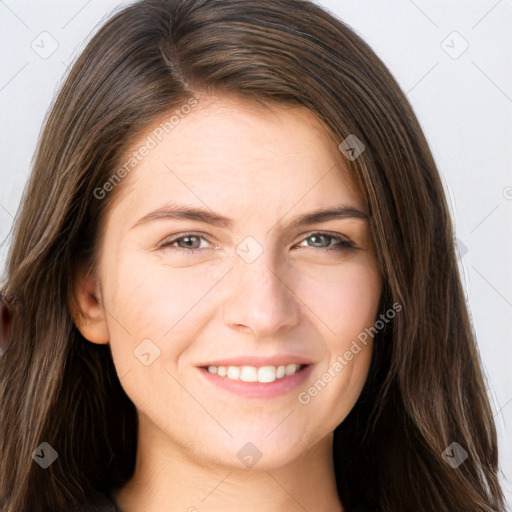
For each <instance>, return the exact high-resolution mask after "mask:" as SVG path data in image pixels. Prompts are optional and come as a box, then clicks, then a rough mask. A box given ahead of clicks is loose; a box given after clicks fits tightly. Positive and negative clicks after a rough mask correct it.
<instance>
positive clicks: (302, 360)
mask: <svg viewBox="0 0 512 512" xmlns="http://www.w3.org/2000/svg"><path fill="white" fill-rule="evenodd" d="M293 363H295V364H300V365H308V364H312V361H311V360H310V359H308V358H306V357H304V356H300V355H293V354H277V355H274V356H269V357H264V356H254V355H252V356H251V355H247V356H235V357H229V358H226V359H214V360H211V361H208V362H206V363H204V364H200V365H199V366H200V367H207V366H257V367H261V366H286V365H287V364H293Z"/></svg>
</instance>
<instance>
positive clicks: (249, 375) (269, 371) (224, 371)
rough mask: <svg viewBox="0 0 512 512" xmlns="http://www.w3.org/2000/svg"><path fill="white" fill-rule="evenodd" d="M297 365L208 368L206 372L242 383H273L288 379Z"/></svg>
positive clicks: (298, 366)
mask: <svg viewBox="0 0 512 512" xmlns="http://www.w3.org/2000/svg"><path fill="white" fill-rule="evenodd" d="M299 368H300V365H299V364H288V365H286V366H285V365H281V366H260V367H259V368H257V367H256V366H229V367H226V366H208V371H209V372H210V373H213V374H217V375H218V376H219V377H227V378H228V379H232V380H241V381H243V382H274V381H275V380H276V379H282V378H283V377H289V376H290V375H293V374H294V373H297V372H298V371H299Z"/></svg>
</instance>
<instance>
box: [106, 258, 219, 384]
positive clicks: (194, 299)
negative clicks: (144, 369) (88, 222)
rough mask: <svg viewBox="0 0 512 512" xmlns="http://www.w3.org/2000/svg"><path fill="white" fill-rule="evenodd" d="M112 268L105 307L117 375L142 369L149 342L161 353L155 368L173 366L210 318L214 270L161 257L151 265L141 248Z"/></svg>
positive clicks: (150, 347)
mask: <svg viewBox="0 0 512 512" xmlns="http://www.w3.org/2000/svg"><path fill="white" fill-rule="evenodd" d="M110 268H111V271H110V272H109V274H108V279H107V280H106V286H105V297H106V303H105V307H106V309H107V311H108V312H109V313H110V314H109V315H108V324H109V333H110V344H111V348H112V354H113V357H114V361H115V363H116V367H117V368H118V373H119V374H120V375H122V374H125V373H126V372H128V370H133V369H136V370H137V371H138V370H140V361H139V360H138V359H137V355H139V352H142V353H147V351H146V350H145V347H146V346H147V348H148V350H149V352H150V356H151V357H155V356H156V355H157V358H155V363H154V365H155V367H156V366H159V365H160V366H165V364H166V363H169V366H171V365H172V366H173V367H174V366H175V365H176V364H177V362H178V361H179V358H180V355H181V354H182V353H183V352H184V351H186V349H187V348H188V346H189V344H190V340H193V339H194V333H195V331H196V330H197V329H198V327H199V325H200V322H199V319H201V321H203V322H204V321H205V320H207V319H208V315H209V309H210V308H211V305H209V301H208V297H207V295H208V292H209V291H210V289H211V287H212V286H213V285H214V284H215V282H216V281H215V279H214V276H213V274H214V272H213V271H212V270H211V269H208V267H207V266H206V265H198V266H197V267H190V268H187V269H180V268H173V267H171V266H168V265H164V264H163V263H162V262H161V261H159V260H158V258H157V257H155V260H154V264H153V263H151V262H149V263H148V255H147V254H144V253H141V252H139V251H137V250H134V251H129V250H128V251H124V253H123V254H122V255H121V254H120V255H119V257H118V258H117V260H116V264H115V265H111V267H110ZM209 306H210V307H209ZM147 340H150V341H151V342H148V341H147ZM134 356H135V357H134ZM151 357H150V359H151ZM146 358H147V356H146ZM151 366H153V364H152V365H151Z"/></svg>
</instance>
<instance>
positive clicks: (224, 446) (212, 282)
mask: <svg viewBox="0 0 512 512" xmlns="http://www.w3.org/2000/svg"><path fill="white" fill-rule="evenodd" d="M198 98H199V103H198V105H197V106H196V107H195V108H193V109H192V111H191V112H190V113H189V114H187V115H186V116H184V118H183V119H182V120H181V121H180V122H179V124H178V125H177V126H176V127H175V128H174V129H173V130H172V131H171V132H170V133H169V134H168V135H166V136H165V137H164V138H163V139H162V141H159V143H158V144H157V145H156V147H154V148H153V149H151V150H150V151H149V152H148V154H147V155H146V156H145V157H144V158H143V159H142V160H141V161H140V162H139V163H138V164H137V166H136V168H134V170H133V171H132V172H131V173H130V174H129V175H128V176H126V177H125V178H124V180H123V182H122V183H121V184H119V185H118V186H120V187H123V188H122V190H120V192H121V193H120V195H119V196H118V197H117V198H116V202H115V203H114V205H113V208H112V209H111V210H110V211H109V213H108V215H107V218H106V219H105V225H104V233H103V235H104V236H103V237H102V239H101V244H100V249H99V251H100V252H99V266H98V268H97V269H96V271H95V273H94V274H90V275H83V276H81V278H80V279H79V280H78V282H77V285H76V297H77V299H78V301H79V304H80V307H81V310H82V312H83V315H84V319H83V321H80V322H79V325H78V327H79V329H80V331H81V332H82V334H83V335H84V337H85V338H86V339H87V340H89V341H90V342H92V343H103V344H105V343H108V344H110V347H111V350H112V355H113V359H114V363H115V366H116V370H117V373H118V376H119V378H120V381H121V384H122V386H123V388H124V390H125V391H126V393H127V395H128V396H129V397H130V399H131V400H132V401H133V403H134V404H135V406H136V408H137V412H138V418H139V433H138V447H137V461H136V470H135V474H134V476H133V478H132V479H131V480H130V482H129V483H128V484H127V485H126V486H125V487H124V488H122V489H121V490H120V491H119V492H118V494H117V501H118V503H119V505H120V507H121V508H122V510H123V511H124V512H139V511H141V510H144V511H145V512H169V511H170V510H172V511H179V510H182V511H189V512H193V511H198V512H210V511H222V512H230V511H239V510H241V509H243V510H244V511H245V512H261V511H262V510H264V511H265V512H284V511H286V512H294V511H297V512H299V511H302V512H303V511H304V510H314V511H315V512H339V511H341V510H343V509H342V504H341V503H340V500H339V498H338V495H337V491H336V482H335V477H334V466H333V460H332V441H333V431H334V429H335V428H336V426H337V425H339V424H340V423H341V422H342V421H343V420H344V418H345V417H346V416H347V415H348V413H349V412H350V410H351V409H352V408H353V406H354V404H355V402H356V401H357V399H358V397H359V395H360V392H361V390H362V388H363V385H364V382H365V380H366V378H367V375H368V369H369V364H370V359H371V352H372V343H371V340H370V341H369V342H368V344H367V345H366V346H363V348H362V350H361V351H360V352H358V353H357V355H355V356H354V358H353V359H352V360H351V361H350V362H349V364H347V365H346V366H345V367H344V368H343V370H342V371H339V372H337V373H336V375H335V377H333V378H332V379H331V381H330V382H329V383H328V384H327V385H326V386H325V387H324V388H323V389H322V390H321V391H319V392H318V394H316V396H314V397H312V398H311V400H310V401H309V403H307V404H303V403H300V401H299V400H298V394H299V393H300V392H301V391H304V390H307V389H308V388H310V387H311V386H312V385H313V384H314V383H315V382H316V381H318V379H319V378H321V376H322V374H323V373H324V372H326V371H327V370H328V369H329V368H332V367H333V365H334V363H335V361H336V359H337V357H338V356H340V355H342V354H344V353H345V352H346V351H347V350H349V348H350V346H351V343H352V342H353V341H354V340H355V339H356V338H357V336H358V334H359V333H361V332H362V331H364V329H365V328H368V327H371V326H373V325H374V323H375V320H376V317H377V313H378V306H379V300H380V296H381V291H382V276H381V274H380V273H379V271H378V267H377V260H376V257H375V253H374V249H373V242H372V236H371V232H370V229H371V228H370V224H369V220H368V219H364V218H356V217H346V218H335V219H331V220H324V221H322V222H317V223H314V224H308V225H306V226H294V225H293V220H294V219H295V218H296V217H298V216H300V215H303V214H306V213H310V212H312V211H316V210H319V209H327V208H328V207H337V206H340V205H345V206H350V207H353V208H357V209H359V210H361V211H363V212H365V213H367V211H366V210H365V204H364V203H363V200H362V197H361V195H360V193H359V192H358V189H357V188H356V186H355V182H354V181H353V180H352V178H351V176H350V174H349V170H348V168H347V166H346V165H347V160H346V159H345V157H344V155H343V154H342V153H340V151H339V150H338V147H337V144H336V141H334V140H333V138H332V136H330V135H329V133H328V132H327V130H326V129H325V128H324V127H323V125H322V124H321V123H320V122H319V121H318V120H317V118H316V117H315V116H314V115H313V114H312V113H311V112H310V111H309V110H307V109H306V108H305V107H301V106H279V107H272V108H268V107H264V106H262V105H259V104H258V103H253V102H250V101H249V100H247V99H242V98H239V97H236V96H232V95H227V94H222V95H221V96H209V95H201V96H199V97H198ZM168 117H169V116H168V115H166V116H163V117H162V119H159V120H157V121H156V122H155V125H154V126H153V127H151V128H150V129H148V131H147V132H146V133H144V134H142V135H141V137H140V140H139V141H138V142H137V143H136V144H134V147H133V150H137V148H139V147H140V146H141V145H142V144H144V141H146V140H147V137H148V136H151V135H152V133H153V129H154V128H155V127H157V126H158V125H159V124H160V123H161V122H162V120H163V119H168ZM153 137H154V135H153ZM170 202H173V203H175V204H180V205H186V206H193V207H197V208H203V209H205V210H207V211H209V212H215V213H218V214H221V215H223V216H225V217H228V218H230V219H231V220H232V226H229V227H228V226H220V225H219V226H217V225H212V224H209V223H207V222H203V221H199V220H193V219H186V218H185V219H183V218H181V219H176V218H172V217H168V216H165V215H160V216H157V217H158V218H157V219H156V220H155V219H153V220H148V219H146V221H140V219H141V218H143V217H145V216H146V215H147V214H149V213H151V212H153V211H155V210H162V208H163V207H164V206H165V205H168V204H169V203H170ZM325 231H327V232H328V233H329V234H328V235H324V236H322V235H321V234H320V235H319V233H323V232H325ZM187 233H188V234H189V236H191V237H192V238H186V236H187ZM176 234H182V236H185V238H181V239H179V240H178V241H169V240H170V238H171V236H172V235H176ZM247 237H252V238H251V239H249V240H250V241H251V244H252V245H248V246H247V245H244V244H243V242H244V241H245V242H247V240H248V239H247ZM331 237H334V238H331ZM336 237H339V238H336ZM340 239H341V240H347V241H349V242H351V243H352V244H353V246H354V247H353V248H347V247H344V246H343V245H342V244H341V243H340ZM254 241H255V242H254ZM165 242H168V245H167V246H166V247H163V246H162V243H165ZM239 244H240V246H243V247H245V248H249V251H253V252H252V254H253V255H255V254H257V253H258V252H259V251H261V254H259V256H258V257H256V259H255V260H254V261H251V262H250V263H249V262H247V261H246V260H247V258H245V259H244V258H243V257H241V255H240V254H241V253H240V254H239V253H238V252H237V247H239ZM258 247H259V248H260V249H258ZM328 248H333V249H335V251H334V252H328V251H327V250H326V249H328ZM254 251H256V252H254ZM77 323H78V322H77ZM143 340H151V341H150V342H148V341H145V342H144V343H146V345H142V346H141V345H140V344H141V343H142V342H143ZM138 347H139V348H138ZM141 347H142V348H141ZM155 347H157V348H156V349H155ZM134 351H135V353H134ZM158 351H159V352H158ZM141 353H144V354H146V355H144V356H143V357H142V359H143V360H145V361H146V363H148V362H149V363H150V364H147V365H146V364H144V363H143V362H141V358H140V357H137V356H136V354H139V356H140V355H141ZM148 353H149V354H150V356H148V355H147V354H148ZM157 353H158V356H157V357H156V358H155V354H157ZM282 353H286V354H289V355H291V359H292V360H293V357H295V356H301V357H304V358H307V359H308V360H309V361H311V363H312V368H311V373H310V374H309V376H308V378H307V379H306V381H305V382H303V383H301V384H300V386H299V387H298V388H296V389H293V390H291V391H289V392H287V393H284V394H282V395H279V396H276V397H272V398H268V397H264V398H261V397H259V398H255V397H247V396H241V395H237V394H234V393H233V392H231V391H228V390H226V389H224V388H223V387H220V386H216V385H213V384H212V383H211V382H209V381H208V380H207V379H206V378H205V376H204V370H201V369H200V367H201V366H204V365H205V364H206V363H208V362H211V361H215V360H219V359H222V358H227V357H234V356H241V357H244V356H248V355H251V356H261V357H271V356H274V355H276V354H282ZM291 362H293V361H291ZM248 442H250V443H252V444H253V445H254V446H255V447H257V449H258V451H259V452H260V453H261V459H260V460H259V461H258V462H257V463H256V464H254V465H253V466H252V467H248V465H247V464H246V463H244V461H243V460H240V458H239V457H237V453H239V451H240V450H241V448H242V447H244V446H246V445H247V443H248ZM255 453H257V452H255Z"/></svg>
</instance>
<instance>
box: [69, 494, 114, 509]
mask: <svg viewBox="0 0 512 512" xmlns="http://www.w3.org/2000/svg"><path fill="white" fill-rule="evenodd" d="M66 512H122V511H121V510H120V509H119V508H118V507H117V504H116V502H115V500H114V499H113V498H112V496H111V495H105V494H97V495H95V496H94V497H92V498H90V499H89V500H88V501H87V502H85V503H81V504H80V505H78V506H76V507H74V508H73V509H71V510H69V511H66Z"/></svg>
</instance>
